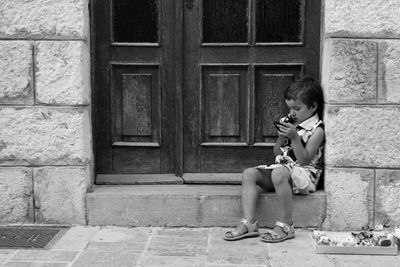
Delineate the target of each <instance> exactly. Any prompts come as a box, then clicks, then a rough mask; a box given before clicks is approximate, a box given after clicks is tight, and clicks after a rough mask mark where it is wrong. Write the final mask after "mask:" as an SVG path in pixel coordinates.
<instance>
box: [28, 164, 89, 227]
mask: <svg viewBox="0 0 400 267" xmlns="http://www.w3.org/2000/svg"><path fill="white" fill-rule="evenodd" d="M88 175H89V174H88V168H85V167H44V168H35V169H34V172H33V185H34V191H35V215H36V216H35V218H36V221H37V222H41V223H62V224H85V223H86V219H85V213H86V207H85V196H86V191H87V187H86V182H85V181H86V179H87V177H88Z"/></svg>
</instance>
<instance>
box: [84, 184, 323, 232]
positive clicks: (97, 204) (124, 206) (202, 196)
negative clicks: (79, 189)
mask: <svg viewBox="0 0 400 267" xmlns="http://www.w3.org/2000/svg"><path fill="white" fill-rule="evenodd" d="M240 195H241V187H240V186H238V185H152V186H147V185H132V186H129V185H128V186H126V185H124V186H96V187H94V188H93V192H90V193H88V194H87V197H86V201H87V210H88V223H89V224H90V225H121V226H172V227H175V226H189V227H199V226H207V227H208V226H235V225H236V224H237V223H238V221H240V219H241V217H242V212H241V204H240V199H241V197H240ZM277 206H278V203H277V200H276V195H275V194H272V193H266V194H262V195H261V196H260V200H259V202H258V207H257V214H258V217H257V220H258V222H259V225H260V226H262V227H263V226H273V225H274V223H275V222H276V220H277V218H278V216H280V210H279V209H278V208H277ZM293 206H294V207H293V210H294V212H293V219H294V221H295V225H296V226H297V227H307V226H311V227H317V226H320V225H321V224H322V221H323V220H324V218H325V209H326V196H325V194H324V193H323V192H320V191H318V192H315V193H313V194H310V195H307V196H304V195H301V196H299V195H296V196H294V199H293Z"/></svg>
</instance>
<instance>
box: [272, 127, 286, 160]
mask: <svg viewBox="0 0 400 267" xmlns="http://www.w3.org/2000/svg"><path fill="white" fill-rule="evenodd" d="M278 133H279V132H278ZM286 139H287V137H286V136H283V135H282V134H279V136H278V140H276V143H275V146H274V156H275V157H276V156H278V155H282V151H281V146H282V144H283V143H284V142H285V140H286Z"/></svg>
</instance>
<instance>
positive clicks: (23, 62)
mask: <svg viewBox="0 0 400 267" xmlns="http://www.w3.org/2000/svg"><path fill="white" fill-rule="evenodd" d="M0 6H1V3H0ZM0 20H1V19H0ZM0 73H1V76H0V104H33V86H32V45H31V44H30V43H29V42H24V41H1V42H0Z"/></svg>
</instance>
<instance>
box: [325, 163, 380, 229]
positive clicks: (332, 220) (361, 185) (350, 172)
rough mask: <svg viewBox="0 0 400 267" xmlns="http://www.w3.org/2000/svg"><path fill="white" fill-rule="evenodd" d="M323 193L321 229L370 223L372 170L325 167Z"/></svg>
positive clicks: (371, 217)
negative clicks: (323, 205)
mask: <svg viewBox="0 0 400 267" xmlns="http://www.w3.org/2000/svg"><path fill="white" fill-rule="evenodd" d="M325 192H326V195H327V210H326V219H325V222H324V224H323V227H324V228H327V229H330V230H346V229H348V230H355V229H361V228H362V227H363V226H365V225H366V224H371V223H372V222H373V205H374V170H369V169H344V168H343V169H334V168H326V169H325Z"/></svg>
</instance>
